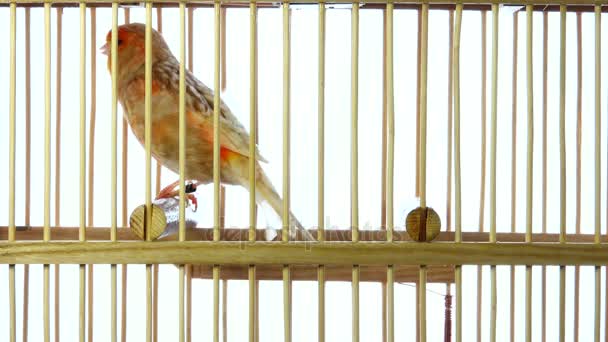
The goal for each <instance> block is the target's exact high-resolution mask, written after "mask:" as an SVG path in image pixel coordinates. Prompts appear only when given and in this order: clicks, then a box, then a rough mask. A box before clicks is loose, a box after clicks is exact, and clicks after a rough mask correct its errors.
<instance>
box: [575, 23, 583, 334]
mask: <svg viewBox="0 0 608 342" xmlns="http://www.w3.org/2000/svg"><path fill="white" fill-rule="evenodd" d="M582 24H583V21H582V16H581V13H580V12H577V13H576V37H577V39H576V53H577V63H576V64H577V70H576V76H577V77H576V84H577V87H576V88H577V93H576V212H575V221H576V222H575V229H576V230H575V231H576V234H580V233H581V142H582V141H581V134H582V129H583V127H582V116H583V113H582V109H583V98H582V95H583V94H582V91H583V84H582V82H583V64H582V60H581V59H582V57H583V42H582V38H583V27H582ZM580 282H581V268H580V266H575V267H574V341H575V342H578V341H579V321H580V310H579V307H580V303H579V302H580Z"/></svg>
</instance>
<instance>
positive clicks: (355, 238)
mask: <svg viewBox="0 0 608 342" xmlns="http://www.w3.org/2000/svg"><path fill="white" fill-rule="evenodd" d="M350 63H351V73H350V75H351V76H350V77H351V80H350V82H351V83H350V85H351V87H350V114H351V116H350V118H351V121H350V122H351V125H350V215H351V218H350V225H351V230H352V235H351V241H352V242H353V243H357V242H359V2H358V0H357V1H355V2H353V5H352V9H351V62H350ZM359 278H360V270H359V265H353V269H352V282H351V284H352V286H351V287H352V290H351V291H352V341H353V342H359V337H360V336H359V334H360V327H359Z"/></svg>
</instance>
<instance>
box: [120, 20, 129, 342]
mask: <svg viewBox="0 0 608 342" xmlns="http://www.w3.org/2000/svg"><path fill="white" fill-rule="evenodd" d="M124 14H125V24H128V23H129V22H130V16H131V15H130V14H131V13H130V10H129V8H125V9H124ZM128 129H129V128H128V122H127V119H126V118H123V120H122V175H121V180H122V189H121V190H122V191H121V192H122V199H121V203H122V227H126V226H127V200H128V182H129V177H128V173H127V169H128V165H129V150H128V146H129V133H128ZM127 267H128V266H127V265H126V264H123V265H122V268H121V310H120V311H121V320H120V340H121V342H126V341H127Z"/></svg>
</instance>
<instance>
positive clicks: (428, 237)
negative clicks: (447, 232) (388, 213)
mask: <svg viewBox="0 0 608 342" xmlns="http://www.w3.org/2000/svg"><path fill="white" fill-rule="evenodd" d="M405 229H406V230H407V233H408V235H409V236H410V238H412V240H414V241H418V242H430V241H432V240H433V239H435V238H436V237H437V235H439V231H441V219H440V218H439V215H437V212H435V210H433V208H422V207H418V208H416V209H414V210H412V211H410V213H409V214H407V218H406V219H405Z"/></svg>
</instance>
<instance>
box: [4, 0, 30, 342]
mask: <svg viewBox="0 0 608 342" xmlns="http://www.w3.org/2000/svg"><path fill="white" fill-rule="evenodd" d="M30 19H31V17H30V9H29V8H26V9H25V220H24V221H25V226H26V227H28V226H29V225H30V198H31V155H32V153H31V151H32V134H31V127H32V111H31V104H32V101H31V88H30V86H31V70H30V69H31V63H30V61H31V58H30V49H31V41H30V27H31V24H30V21H31V20H30ZM9 272H10V267H9ZM29 283H30V265H23V320H22V325H23V330H22V332H23V333H22V335H23V342H27V335H28V321H29V317H28V316H29V312H28V311H29V287H30V285H29Z"/></svg>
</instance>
